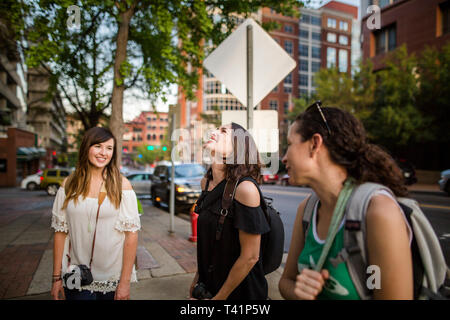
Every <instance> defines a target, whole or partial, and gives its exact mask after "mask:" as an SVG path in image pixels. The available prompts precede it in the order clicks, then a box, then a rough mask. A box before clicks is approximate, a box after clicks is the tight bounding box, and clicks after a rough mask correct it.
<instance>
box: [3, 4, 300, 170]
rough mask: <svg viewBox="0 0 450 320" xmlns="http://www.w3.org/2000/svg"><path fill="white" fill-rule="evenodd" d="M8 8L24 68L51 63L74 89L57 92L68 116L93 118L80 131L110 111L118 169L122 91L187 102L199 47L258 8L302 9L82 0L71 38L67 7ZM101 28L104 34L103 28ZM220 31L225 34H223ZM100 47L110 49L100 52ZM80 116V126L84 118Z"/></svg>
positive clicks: (220, 36) (216, 39) (293, 11)
mask: <svg viewBox="0 0 450 320" xmlns="http://www.w3.org/2000/svg"><path fill="white" fill-rule="evenodd" d="M8 2H9V1H8ZM11 2H12V1H11ZM12 3H13V4H14V5H13V15H14V17H15V30H16V33H17V38H18V39H19V38H20V37H21V36H24V37H25V39H26V40H28V41H31V42H32V43H33V45H32V46H30V47H29V48H27V50H26V54H27V57H28V58H29V59H31V60H29V61H30V62H31V63H36V64H37V63H40V64H41V65H45V66H47V63H48V62H49V61H50V62H51V63H50V65H49V66H47V67H49V68H50V70H53V69H54V68H55V69H56V71H55V72H56V73H57V74H58V76H61V78H62V79H64V81H68V82H70V81H72V82H74V83H72V85H73V87H72V91H71V90H68V89H66V87H65V86H61V89H63V88H64V89H66V91H67V96H66V99H67V100H69V96H70V97H71V100H69V103H70V104H71V105H72V106H73V107H74V108H75V105H77V107H79V105H83V106H84V107H85V108H86V106H89V110H91V111H92V110H94V111H93V112H90V113H89V116H90V118H89V119H91V120H92V121H90V122H89V123H88V121H85V122H86V125H85V127H87V126H92V125H93V123H95V122H96V121H98V120H96V118H97V117H98V112H104V111H105V110H106V109H107V108H108V106H109V103H110V104H111V107H112V110H111V119H110V127H111V130H112V132H113V133H114V135H115V136H116V138H117V142H118V143H117V151H118V155H119V157H118V163H119V164H120V161H121V151H122V133H123V132H122V131H123V100H124V93H125V91H126V90H127V89H128V88H136V89H139V90H140V91H141V92H143V93H144V95H145V98H149V99H151V100H153V101H155V100H156V99H158V98H162V99H163V100H164V99H165V96H166V95H167V90H166V88H168V87H169V84H173V83H176V84H178V85H180V86H182V88H183V90H184V92H185V93H186V95H187V98H188V99H191V100H192V99H193V98H194V97H193V89H195V87H196V85H197V80H198V79H197V77H198V69H199V68H200V67H201V63H202V60H203V57H204V45H203V43H205V42H208V41H209V40H212V42H213V43H215V44H217V43H219V42H220V41H221V40H223V39H224V37H226V36H227V34H228V33H230V32H231V31H232V30H233V28H234V26H235V25H236V24H237V22H238V20H237V19H236V15H243V16H248V15H249V14H250V13H252V12H256V11H257V10H258V9H259V8H261V7H271V8H272V9H274V10H276V11H277V12H279V13H282V14H284V15H295V14H297V7H298V6H300V5H301V2H300V1H297V0H283V1H277V0H258V1H229V0H208V1H205V0H189V1H184V2H180V1H178V0H164V1H163V0H159V1H158V0H157V1H150V0H84V1H77V2H76V4H77V5H78V7H79V8H80V12H81V13H82V14H83V16H82V20H81V28H80V29H79V31H73V30H72V31H69V30H68V29H67V28H66V25H67V24H66V20H67V18H68V15H67V12H66V10H67V8H68V7H69V6H70V5H72V4H73V2H72V1H68V0H57V1H46V0H44V1H39V2H36V3H35V2H33V1H31V0H24V1H21V2H19V3H18V4H16V3H15V2H12ZM37 12H39V14H36V13H37ZM215 17H219V19H216V18H215ZM28 20H30V21H32V22H33V23H34V24H32V26H33V28H30V25H27V23H26V22H27V21H28ZM104 21H107V23H106V24H107V25H108V26H109V28H103V27H102V22H104ZM224 27H225V30H226V32H223V30H224ZM33 31H35V32H33ZM96 31H97V32H96ZM103 40H104V41H105V42H102V41H103ZM103 45H104V46H110V49H109V50H106V51H105V48H104V46H103ZM97 49H98V50H97ZM83 50H86V51H85V52H91V55H92V57H91V58H90V60H91V63H90V64H89V63H88V65H87V66H85V65H83V63H82V62H83V61H85V60H83V58H84V56H85V55H84V54H83V53H82V52H83ZM89 50H91V51H89ZM109 54H111V56H109ZM103 55H107V56H103ZM111 57H112V59H111ZM101 58H105V60H104V61H103V62H102V63H98V64H95V61H97V60H96V59H101ZM70 59H72V60H73V61H74V62H75V63H74V65H75V66H76V67H74V68H70V70H71V72H65V70H66V69H65V68H67V67H71V66H72V62H71V60H70ZM94 64H95V66H94ZM77 68H80V72H77ZM111 68H112V71H111ZM110 72H112V76H111V74H110ZM98 76H101V77H100V78H99V77H98ZM103 76H104V78H102V77H103ZM107 77H111V79H110V80H111V81H107V80H99V79H107ZM61 78H60V77H58V80H60V79H61ZM88 79H89V80H88ZM95 79H97V80H98V81H97V82H96V81H94V80H95ZM83 82H84V88H88V89H91V90H86V91H87V92H86V94H85V95H84V96H85V97H86V98H85V99H83V98H81V97H80V96H81V95H82V94H81V93H80V92H77V90H78V89H80V87H81V88H83ZM55 83H56V81H55ZM56 86H57V85H55V87H56ZM95 90H96V91H95ZM110 90H112V92H111V91H110ZM63 92H64V91H63ZM65 94H66V93H65ZM77 96H78V97H79V98H78V99H77ZM72 97H75V98H72ZM109 97H110V99H109ZM78 100H79V101H78ZM79 113H80V117H81V118H84V117H82V116H81V114H82V112H81V111H80V112H79Z"/></svg>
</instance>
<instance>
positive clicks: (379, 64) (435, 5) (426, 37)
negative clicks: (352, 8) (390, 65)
mask: <svg viewBox="0 0 450 320" xmlns="http://www.w3.org/2000/svg"><path fill="white" fill-rule="evenodd" d="M369 5H379V6H380V8H381V11H380V15H381V19H380V22H381V29H374V30H370V29H369V28H368V27H367V20H368V18H369V17H370V14H366V12H367V7H368V6H369ZM361 10H362V12H363V15H364V17H363V18H362V22H361V24H362V36H363V44H362V53H363V58H364V59H367V58H370V59H371V60H372V62H373V64H374V70H378V69H381V68H383V59H384V58H386V56H387V55H388V54H389V52H390V51H392V50H394V49H395V48H397V47H399V46H401V45H403V44H405V45H406V46H407V49H408V53H412V52H415V53H418V52H420V51H422V50H423V49H425V47H426V46H433V47H435V48H437V49H439V48H440V47H442V45H444V44H445V43H448V42H449V41H450V1H449V0H426V1H424V0H397V1H394V0H390V1H389V0H385V1H381V0H372V1H363V2H362V4H361Z"/></svg>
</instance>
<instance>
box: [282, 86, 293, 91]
mask: <svg viewBox="0 0 450 320" xmlns="http://www.w3.org/2000/svg"><path fill="white" fill-rule="evenodd" d="M283 91H284V93H292V86H287V85H285V86H284V87H283Z"/></svg>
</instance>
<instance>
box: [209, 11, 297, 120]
mask: <svg viewBox="0 0 450 320" xmlns="http://www.w3.org/2000/svg"><path fill="white" fill-rule="evenodd" d="M247 25H252V26H253V106H252V107H254V106H256V105H257V104H258V103H259V102H261V100H262V99H264V97H265V96H266V95H267V94H268V93H269V92H270V91H272V90H273V88H275V86H276V85H277V84H279V83H280V81H281V80H283V79H284V78H285V77H286V76H287V75H288V74H289V72H291V71H292V70H293V69H294V68H295V66H296V62H295V60H294V59H292V58H291V56H289V55H288V54H287V53H286V51H284V49H283V48H281V47H280V46H279V45H278V43H277V42H276V41H275V40H273V39H272V37H271V36H270V35H269V34H268V33H267V32H266V31H265V30H264V29H263V28H262V27H261V26H260V25H259V24H258V23H256V22H255V21H254V20H253V19H247V20H245V21H244V22H243V23H242V24H241V25H240V26H239V27H238V28H237V29H236V30H235V31H234V32H233V33H232V34H231V35H230V36H229V37H228V38H226V39H225V40H224V41H223V42H222V43H221V44H220V45H219V46H218V47H217V48H216V49H215V50H214V51H213V52H212V53H211V54H210V55H209V56H208V57H207V58H206V59H205V61H204V62H203V66H204V67H205V68H206V69H208V71H209V72H210V73H212V74H213V75H214V76H215V77H216V78H217V79H218V80H219V81H221V82H222V83H223V84H224V85H225V86H226V87H227V89H228V90H229V91H230V92H231V93H232V94H233V95H234V96H235V97H236V98H237V99H238V100H239V101H240V102H241V103H242V105H244V106H247ZM244 119H246V117H244ZM255 123H256V119H255Z"/></svg>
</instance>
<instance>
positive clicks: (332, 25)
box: [327, 18, 336, 29]
mask: <svg viewBox="0 0 450 320" xmlns="http://www.w3.org/2000/svg"><path fill="white" fill-rule="evenodd" d="M327 27H328V28H333V29H336V19H333V18H328V19H327Z"/></svg>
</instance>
